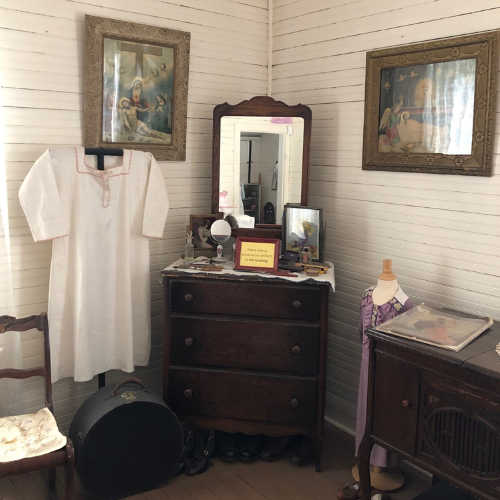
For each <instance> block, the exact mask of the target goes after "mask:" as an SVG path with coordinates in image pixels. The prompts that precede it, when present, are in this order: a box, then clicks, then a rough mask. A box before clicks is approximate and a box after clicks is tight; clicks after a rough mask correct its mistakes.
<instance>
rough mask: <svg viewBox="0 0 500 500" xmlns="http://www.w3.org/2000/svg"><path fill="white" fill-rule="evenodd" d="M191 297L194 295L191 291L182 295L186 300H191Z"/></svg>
mask: <svg viewBox="0 0 500 500" xmlns="http://www.w3.org/2000/svg"><path fill="white" fill-rule="evenodd" d="M193 299H194V296H193V294H192V293H186V295H185V296H184V300H185V301H186V302H191V301H192V300H193Z"/></svg>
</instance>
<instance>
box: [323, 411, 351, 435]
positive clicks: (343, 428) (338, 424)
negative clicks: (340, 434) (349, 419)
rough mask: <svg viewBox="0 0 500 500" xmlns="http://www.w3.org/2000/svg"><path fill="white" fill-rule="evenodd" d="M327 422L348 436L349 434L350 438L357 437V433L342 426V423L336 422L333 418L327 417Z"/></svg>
mask: <svg viewBox="0 0 500 500" xmlns="http://www.w3.org/2000/svg"><path fill="white" fill-rule="evenodd" d="M325 422H326V423H327V424H329V425H330V426H332V427H336V428H337V429H340V430H341V431H344V432H345V433H346V434H349V435H350V436H353V437H354V436H356V431H354V430H353V429H351V428H349V427H347V426H346V425H343V424H341V423H340V422H337V421H336V420H333V418H330V417H326V416H325Z"/></svg>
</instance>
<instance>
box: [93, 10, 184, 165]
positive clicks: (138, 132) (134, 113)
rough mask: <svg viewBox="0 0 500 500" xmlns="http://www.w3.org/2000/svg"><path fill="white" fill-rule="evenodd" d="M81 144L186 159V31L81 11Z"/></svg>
mask: <svg viewBox="0 0 500 500" xmlns="http://www.w3.org/2000/svg"><path fill="white" fill-rule="evenodd" d="M85 29H86V49H85V106H84V120H85V123H84V128H85V146H87V147H104V148H114V149H116V148H123V149H138V150H140V151H148V152H151V153H153V155H154V156H155V158H156V159H157V160H185V159H186V122H187V94H188V76H189V45H190V38H191V35H190V33H186V32H184V31H175V30H171V29H167V28H159V27H155V26H147V25H144V24H137V23H130V22H127V21H117V20H114V19H106V18H102V17H94V16H85Z"/></svg>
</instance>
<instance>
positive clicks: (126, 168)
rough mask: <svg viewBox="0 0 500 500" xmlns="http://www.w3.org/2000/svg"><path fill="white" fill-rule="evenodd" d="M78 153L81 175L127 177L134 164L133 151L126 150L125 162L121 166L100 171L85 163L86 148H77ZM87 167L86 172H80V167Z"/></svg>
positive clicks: (77, 158)
mask: <svg viewBox="0 0 500 500" xmlns="http://www.w3.org/2000/svg"><path fill="white" fill-rule="evenodd" d="M75 152H76V170H77V171H78V173H80V174H85V173H89V174H91V175H95V176H97V177H101V176H103V175H104V174H105V173H106V174H108V175H111V176H113V177H114V176H116V175H124V174H125V175H126V174H128V173H129V172H130V164H131V163H132V150H131V149H124V150H123V162H122V164H121V165H116V166H114V167H109V168H105V169H104V170H99V169H97V168H95V167H91V166H90V165H89V164H88V163H87V162H86V161H85V148H84V147H81V148H75ZM82 164H83V166H85V168H86V171H82V170H80V168H79V167H80V165H82Z"/></svg>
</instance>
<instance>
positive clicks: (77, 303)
mask: <svg viewBox="0 0 500 500" xmlns="http://www.w3.org/2000/svg"><path fill="white" fill-rule="evenodd" d="M113 162H114V163H113ZM95 163H96V158H95V157H86V156H85V150H84V148H67V149H52V150H47V151H46V152H45V153H44V154H43V155H42V156H41V157H40V158H39V159H38V160H37V162H36V163H35V164H34V166H33V168H32V169H31V170H30V172H29V174H28V176H27V177H26V179H25V181H24V182H23V184H22V186H21V189H20V191H19V198H20V200H21V205H22V207H23V209H24V212H25V214H26V217H27V219H28V222H29V225H30V228H31V232H32V234H33V238H34V240H35V241H46V240H53V244H52V264H51V270H50V290H49V308H48V318H49V327H50V350H51V361H52V381H53V382H55V381H57V380H59V379H61V378H64V377H74V379H75V381H77V382H83V381H86V380H90V379H92V378H93V377H94V375H96V374H98V373H103V372H106V371H108V370H112V369H118V370H123V371H125V372H131V371H133V370H134V366H145V365H147V364H148V362H149V353H150V348H151V319H150V267H149V240H148V238H161V237H162V234H163V228H164V225H165V220H166V218H167V213H168V206H169V204H168V196H167V190H166V187H165V181H164V178H163V175H162V173H161V170H160V168H159V166H158V164H157V163H156V160H155V159H154V158H153V156H152V155H151V154H150V153H143V152H139V151H131V150H124V151H123V158H120V157H105V170H97V167H96V166H95V165H94V164H95ZM108 164H109V165H108ZM112 165H116V166H112Z"/></svg>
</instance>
